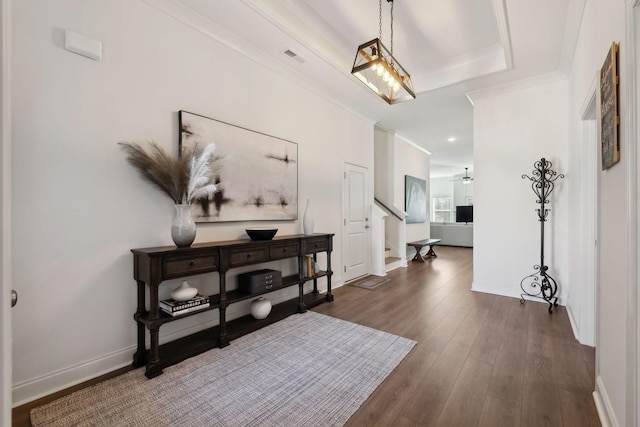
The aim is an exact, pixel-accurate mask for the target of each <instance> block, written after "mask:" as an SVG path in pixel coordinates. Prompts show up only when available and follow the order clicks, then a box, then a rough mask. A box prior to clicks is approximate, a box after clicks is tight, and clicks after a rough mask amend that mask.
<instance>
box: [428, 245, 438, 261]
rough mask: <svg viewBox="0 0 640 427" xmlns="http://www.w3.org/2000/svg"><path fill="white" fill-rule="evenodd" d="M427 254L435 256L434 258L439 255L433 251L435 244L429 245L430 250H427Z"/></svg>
mask: <svg viewBox="0 0 640 427" xmlns="http://www.w3.org/2000/svg"><path fill="white" fill-rule="evenodd" d="M427 256H428V257H434V258H437V257H438V255H436V253H435V252H434V251H433V245H431V246H429V252H427Z"/></svg>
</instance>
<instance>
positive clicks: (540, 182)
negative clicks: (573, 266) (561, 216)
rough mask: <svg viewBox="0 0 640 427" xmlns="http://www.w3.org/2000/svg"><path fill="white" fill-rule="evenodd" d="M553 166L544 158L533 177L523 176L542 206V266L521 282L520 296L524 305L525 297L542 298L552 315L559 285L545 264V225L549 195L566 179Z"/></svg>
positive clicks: (540, 213) (537, 266)
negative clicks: (559, 180)
mask: <svg viewBox="0 0 640 427" xmlns="http://www.w3.org/2000/svg"><path fill="white" fill-rule="evenodd" d="M551 166H553V165H552V164H551V162H550V161H548V160H546V159H545V158H544V157H543V158H542V159H540V160H539V161H536V162H535V163H534V164H533V167H534V168H535V169H534V170H533V172H532V174H531V175H532V176H528V175H526V174H525V175H522V179H525V178H526V179H528V180H530V181H531V189H532V190H533V193H534V194H535V195H536V196H537V197H538V199H537V200H536V203H538V204H540V208H538V209H536V212H537V213H538V220H539V221H540V264H537V265H534V266H533V269H534V270H536V271H535V272H534V273H533V274H530V275H528V276H526V277H525V278H524V279H522V280H521V281H520V288H522V292H523V293H522V294H520V304H524V302H525V299H524V297H525V295H527V296H530V297H534V298H541V299H543V300H545V301H546V302H547V303H549V313H552V312H553V307H555V306H557V305H558V297H556V296H555V295H556V292H557V291H558V284H557V283H556V281H555V280H554V279H553V277H551V276H550V275H549V273H548V271H549V267H548V266H547V265H545V263H544V223H545V222H547V216H548V214H549V211H550V209H548V208H547V207H546V205H548V204H549V195H550V194H551V192H552V191H553V189H554V187H555V181H556V180H557V179H558V178H564V175H563V174H558V173H557V172H555V171H554V170H552V169H551Z"/></svg>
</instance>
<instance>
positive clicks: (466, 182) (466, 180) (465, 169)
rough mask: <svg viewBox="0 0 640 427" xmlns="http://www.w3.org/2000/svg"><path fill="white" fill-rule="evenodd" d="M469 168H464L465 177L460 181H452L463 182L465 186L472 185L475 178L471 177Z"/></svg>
mask: <svg viewBox="0 0 640 427" xmlns="http://www.w3.org/2000/svg"><path fill="white" fill-rule="evenodd" d="M468 172H469V168H464V176H463V177H461V178H459V179H452V180H451V181H457V182H462V183H463V184H470V183H471V181H473V178H471V177H470V176H469V173H468Z"/></svg>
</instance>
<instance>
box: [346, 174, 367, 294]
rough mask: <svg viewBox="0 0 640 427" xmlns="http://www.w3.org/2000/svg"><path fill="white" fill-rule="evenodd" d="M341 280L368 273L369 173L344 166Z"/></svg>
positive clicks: (348, 279)
mask: <svg viewBox="0 0 640 427" xmlns="http://www.w3.org/2000/svg"><path fill="white" fill-rule="evenodd" d="M344 195H345V200H344V207H345V208H344V209H345V212H344V221H343V225H344V233H343V236H344V237H343V238H344V239H345V242H344V244H343V248H344V250H343V253H344V260H345V265H344V276H345V277H344V280H345V281H350V280H353V279H356V278H358V277H361V276H364V275H366V274H368V273H369V252H370V250H369V236H370V230H371V228H370V224H369V208H370V206H369V196H368V195H369V170H368V169H367V168H365V167H362V166H356V165H352V164H350V163H345V173H344Z"/></svg>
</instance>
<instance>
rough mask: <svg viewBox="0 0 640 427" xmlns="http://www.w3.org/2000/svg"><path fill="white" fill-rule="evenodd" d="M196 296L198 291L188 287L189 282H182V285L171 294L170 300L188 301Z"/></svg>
mask: <svg viewBox="0 0 640 427" xmlns="http://www.w3.org/2000/svg"><path fill="white" fill-rule="evenodd" d="M197 294H198V289H197V288H194V287H191V286H189V282H187V281H186V280H183V281H182V284H181V285H180V286H178V287H177V288H175V289H174V290H173V291H172V292H171V298H173V299H174V300H176V301H188V300H190V299H191V298H193V297H195V296H196V295H197Z"/></svg>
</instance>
